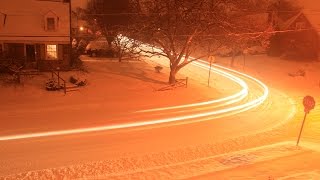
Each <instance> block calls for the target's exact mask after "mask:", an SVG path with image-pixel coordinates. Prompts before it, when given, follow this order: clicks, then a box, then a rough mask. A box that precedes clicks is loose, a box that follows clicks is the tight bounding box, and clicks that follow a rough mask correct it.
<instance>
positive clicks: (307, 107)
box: [297, 96, 316, 146]
mask: <svg viewBox="0 0 320 180" xmlns="http://www.w3.org/2000/svg"><path fill="white" fill-rule="evenodd" d="M315 105H316V101H315V100H314V98H313V97H312V96H306V97H304V98H303V106H304V118H303V121H302V125H301V129H300V133H299V136H298V140H297V146H298V145H299V141H300V137H301V133H302V130H303V126H304V122H305V121H306V118H307V114H309V112H310V111H311V110H312V109H314V106H315Z"/></svg>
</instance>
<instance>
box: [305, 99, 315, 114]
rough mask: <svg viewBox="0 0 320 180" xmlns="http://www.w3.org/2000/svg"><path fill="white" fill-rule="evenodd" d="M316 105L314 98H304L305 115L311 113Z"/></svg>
mask: <svg viewBox="0 0 320 180" xmlns="http://www.w3.org/2000/svg"><path fill="white" fill-rule="evenodd" d="M315 105H316V102H315V100H314V98H313V97H312V96H306V97H304V98H303V106H304V112H305V113H309V112H310V111H311V110H312V109H314V106H315Z"/></svg>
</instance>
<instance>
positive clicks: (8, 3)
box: [0, 0, 71, 70]
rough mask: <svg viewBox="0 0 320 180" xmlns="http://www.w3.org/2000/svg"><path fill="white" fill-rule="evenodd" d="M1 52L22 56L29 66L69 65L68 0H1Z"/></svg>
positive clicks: (15, 56)
mask: <svg viewBox="0 0 320 180" xmlns="http://www.w3.org/2000/svg"><path fill="white" fill-rule="evenodd" d="M0 54H1V55H2V57H7V58H15V59H20V60H22V61H23V62H24V65H25V66H26V67H29V68H37V69H40V70H50V69H52V68H56V67H60V68H61V69H67V68H68V67H69V66H70V57H71V56H70V54H71V53H70V16H69V3H68V2H67V1H66V0H1V1H0ZM0 60H1V59H0Z"/></svg>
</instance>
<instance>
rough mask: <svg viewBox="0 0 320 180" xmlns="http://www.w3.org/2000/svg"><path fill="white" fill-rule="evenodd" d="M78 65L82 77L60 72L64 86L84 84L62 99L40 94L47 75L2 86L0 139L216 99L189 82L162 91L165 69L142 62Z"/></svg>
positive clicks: (217, 94)
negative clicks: (73, 80)
mask: <svg viewBox="0 0 320 180" xmlns="http://www.w3.org/2000/svg"><path fill="white" fill-rule="evenodd" d="M84 60H85V62H84V64H85V67H86V70H87V71H88V72H82V71H72V72H61V76H62V77H63V78H64V79H65V80H67V81H68V80H69V78H70V76H77V77H81V78H82V79H87V81H88V85H87V86H85V87H81V88H80V89H79V90H78V91H74V92H68V93H67V94H66V95H64V93H63V91H60V92H49V91H46V90H45V87H44V86H45V82H46V80H47V79H49V78H50V77H51V73H43V74H42V75H40V76H31V77H30V76H28V77H23V78H22V84H21V85H13V84H8V83H2V84H1V88H0V99H1V102H5V103H1V105H0V109H1V110H0V119H1V120H3V121H2V122H1V127H0V135H5V134H12V133H29V132H39V131H40V132H41V131H47V130H50V129H55V130H57V129H70V128H79V127H88V126H89V127H91V126H98V125H105V124H108V123H111V121H112V119H113V118H114V117H118V116H120V115H121V114H126V113H129V112H134V111H137V110H144V109H151V108H157V107H164V106H173V105H181V104H186V103H194V102H201V101H204V100H207V99H215V98H218V97H220V96H221V95H222V92H219V91H218V90H216V89H215V88H207V87H206V85H205V84H200V83H198V81H197V79H194V78H192V77H191V78H189V82H188V88H185V87H179V88H175V90H174V91H172V90H165V91H164V90H162V89H164V88H166V87H168V84H167V80H168V73H167V69H163V71H162V72H161V73H157V72H155V70H154V67H153V66H152V65H154V64H148V63H147V62H145V61H129V62H123V63H118V62H117V61H116V60H110V59H98V60H94V59H92V58H88V57H84ZM181 77H182V78H185V77H186V76H183V75H181ZM204 81H205V80H204ZM221 91H222V90H221ZM231 91H232V90H231ZM224 93H225V92H224ZM123 121H130V119H123ZM116 123H121V122H116Z"/></svg>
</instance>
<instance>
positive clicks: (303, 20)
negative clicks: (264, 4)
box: [279, 11, 319, 58]
mask: <svg viewBox="0 0 320 180" xmlns="http://www.w3.org/2000/svg"><path fill="white" fill-rule="evenodd" d="M306 14H307V13H305V12H304V11H301V12H299V13H297V14H296V15H294V16H293V17H291V18H290V19H288V20H286V21H284V22H283V23H282V24H280V27H279V30H280V31H283V32H286V33H281V34H280V41H279V43H280V47H281V49H282V51H283V53H285V55H286V56H292V57H305V58H316V57H317V56H318V51H319V35H318V31H317V29H316V28H315V27H314V26H313V24H312V23H311V21H310V19H309V18H308V16H306Z"/></svg>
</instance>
